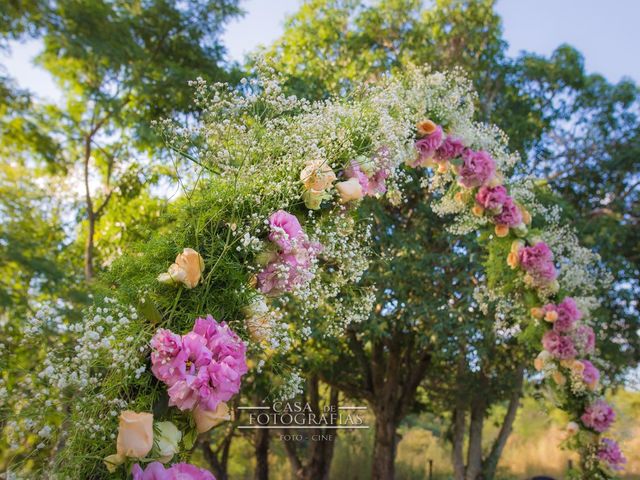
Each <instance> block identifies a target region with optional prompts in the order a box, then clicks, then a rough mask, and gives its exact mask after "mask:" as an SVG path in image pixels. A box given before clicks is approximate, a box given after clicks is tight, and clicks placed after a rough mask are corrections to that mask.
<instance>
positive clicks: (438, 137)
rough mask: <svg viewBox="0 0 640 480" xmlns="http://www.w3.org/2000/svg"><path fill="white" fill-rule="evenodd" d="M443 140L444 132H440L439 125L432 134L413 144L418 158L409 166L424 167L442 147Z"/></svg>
mask: <svg viewBox="0 0 640 480" xmlns="http://www.w3.org/2000/svg"><path fill="white" fill-rule="evenodd" d="M443 140H444V132H443V131H442V127H441V126H440V125H437V126H436V127H435V129H434V131H433V132H431V133H430V134H429V135H426V136H425V137H423V138H421V139H420V140H418V141H417V142H416V143H415V149H416V151H417V152H418V157H417V159H416V160H415V161H413V162H412V163H411V164H410V165H411V166H412V167H423V166H425V165H426V164H427V162H428V161H429V160H431V159H432V158H433V157H434V155H435V154H436V152H437V151H438V149H440V147H441V146H443ZM448 145H450V144H448ZM460 145H462V144H460ZM447 148H449V147H447ZM462 148H464V147H462Z"/></svg>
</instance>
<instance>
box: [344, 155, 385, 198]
mask: <svg viewBox="0 0 640 480" xmlns="http://www.w3.org/2000/svg"><path fill="white" fill-rule="evenodd" d="M388 158H389V149H388V148H386V147H383V148H381V149H380V150H379V151H378V154H377V155H376V157H375V158H374V160H373V162H372V164H373V165H376V166H377V167H378V168H377V170H375V171H373V172H365V171H364V170H363V166H362V165H360V164H359V163H358V162H357V161H356V160H352V161H351V164H350V165H349V167H348V168H347V169H345V171H344V173H345V176H346V177H347V178H355V179H357V180H358V183H359V184H360V187H361V188H362V194H363V195H365V196H368V197H373V196H375V195H382V194H384V193H385V192H386V191H387V185H386V183H385V181H386V180H387V178H388V177H389V175H390V174H391V168H390V167H389V165H388Z"/></svg>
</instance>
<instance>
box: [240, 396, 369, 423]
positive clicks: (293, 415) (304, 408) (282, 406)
mask: <svg viewBox="0 0 640 480" xmlns="http://www.w3.org/2000/svg"><path fill="white" fill-rule="evenodd" d="M238 409H239V410H241V411H246V412H247V413H248V414H249V415H248V417H247V418H246V422H245V424H244V425H239V426H238V428H240V429H261V428H266V429H291V428H294V429H301V430H304V429H325V430H359V429H367V428H369V426H368V425H366V424H365V419H364V418H363V416H362V414H363V412H364V411H366V410H367V407H365V406H341V407H339V406H337V405H326V406H324V407H323V408H322V409H320V410H319V411H318V410H314V409H313V408H311V405H310V404H309V403H304V402H274V403H273V404H272V405H271V406H254V407H238Z"/></svg>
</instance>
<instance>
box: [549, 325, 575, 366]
mask: <svg viewBox="0 0 640 480" xmlns="http://www.w3.org/2000/svg"><path fill="white" fill-rule="evenodd" d="M542 345H543V347H544V349H545V350H546V351H548V352H549V353H550V354H551V355H553V356H554V357H555V358H557V359H559V360H569V359H572V358H574V357H575V356H576V355H577V352H576V349H575V347H574V345H573V342H572V340H571V338H569V337H565V336H563V335H560V334H558V332H554V331H553V330H549V331H548V332H546V333H545V334H544V336H543V337H542Z"/></svg>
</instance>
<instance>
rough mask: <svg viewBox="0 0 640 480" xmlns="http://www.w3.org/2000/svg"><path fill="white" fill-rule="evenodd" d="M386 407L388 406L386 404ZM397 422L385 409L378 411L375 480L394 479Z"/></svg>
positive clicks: (374, 453)
mask: <svg viewBox="0 0 640 480" xmlns="http://www.w3.org/2000/svg"><path fill="white" fill-rule="evenodd" d="M385 407H386V406H385ZM396 427H397V425H396V422H395V421H394V420H393V418H392V417H391V416H390V415H389V414H386V413H385V412H384V411H378V412H376V426H375V443H374V449H373V465H372V472H371V478H372V479H373V480H393V479H394V475H395V465H394V461H395V457H396V443H397V439H396Z"/></svg>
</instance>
